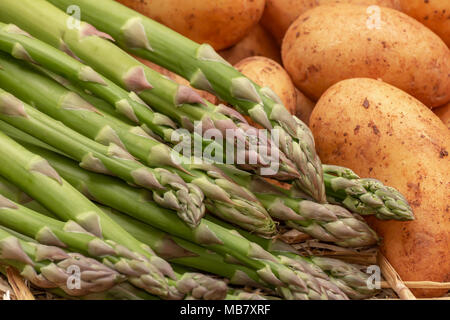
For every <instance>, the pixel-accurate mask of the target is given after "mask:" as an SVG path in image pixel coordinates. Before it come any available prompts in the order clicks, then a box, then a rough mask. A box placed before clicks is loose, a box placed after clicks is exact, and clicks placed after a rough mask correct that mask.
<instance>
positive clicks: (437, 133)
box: [310, 79, 450, 297]
mask: <svg viewBox="0 0 450 320" xmlns="http://www.w3.org/2000/svg"><path fill="white" fill-rule="evenodd" d="M310 127H311V129H312V132H313V134H314V137H315V140H316V146H317V150H318V153H319V156H320V157H321V160H322V162H323V163H330V164H337V165H343V166H346V167H349V168H351V169H353V170H354V171H355V172H356V173H357V174H359V175H360V176H362V177H372V178H376V179H379V180H380V181H382V182H383V183H385V184H386V185H389V186H392V187H395V188H397V189H398V190H399V191H400V192H402V193H403V195H405V197H406V198H407V200H408V201H409V203H410V205H411V207H412V208H413V211H414V215H415V220H414V221H408V222H399V221H380V220H377V219H373V218H370V219H368V220H369V223H370V224H371V225H372V226H373V227H374V229H375V230H376V231H377V232H378V233H379V235H380V236H381V237H383V243H382V245H381V250H382V252H383V253H384V254H385V256H386V257H387V258H388V260H389V261H390V263H391V264H392V265H393V266H394V268H395V269H396V270H397V272H398V273H399V274H400V276H401V277H402V279H403V280H410V281H422V280H430V281H438V282H445V281H450V232H449V230H450V203H449V199H450V180H449V177H448V174H449V172H450V156H449V152H450V132H449V130H447V128H446V127H445V126H444V125H443V124H442V122H441V121H440V120H439V118H438V117H436V116H435V115H434V113H433V112H432V111H431V110H429V109H428V108H427V107H426V106H424V105H423V104H422V103H420V102H419V101H418V100H416V99H414V98H413V97H411V96H410V95H408V94H407V93H405V92H403V91H401V90H399V89H397V88H395V87H393V86H391V85H388V84H386V83H384V82H381V81H377V80H372V79H350V80H344V81H341V82H339V83H337V84H335V85H334V86H332V87H331V88H329V89H328V90H327V91H326V92H325V93H324V94H323V96H322V97H321V98H320V100H319V101H318V102H317V104H316V106H315V108H314V111H313V113H312V115H311V119H310ZM446 291H447V290H413V292H414V293H415V294H416V295H417V296H419V297H431V296H440V295H442V294H445V292H446Z"/></svg>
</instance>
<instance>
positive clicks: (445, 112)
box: [433, 103, 450, 130]
mask: <svg viewBox="0 0 450 320" xmlns="http://www.w3.org/2000/svg"><path fill="white" fill-rule="evenodd" d="M433 112H434V113H435V114H436V115H437V116H438V117H439V119H441V121H442V122H443V123H444V124H445V125H446V126H447V128H448V129H449V130H450V103H447V104H446V105H445V106H443V107H439V108H435V109H433Z"/></svg>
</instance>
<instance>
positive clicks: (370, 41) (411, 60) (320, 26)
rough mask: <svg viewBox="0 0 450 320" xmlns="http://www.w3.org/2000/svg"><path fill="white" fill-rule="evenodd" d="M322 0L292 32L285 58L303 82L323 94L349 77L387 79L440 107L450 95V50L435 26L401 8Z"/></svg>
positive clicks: (297, 82)
mask: <svg viewBox="0 0 450 320" xmlns="http://www.w3.org/2000/svg"><path fill="white" fill-rule="evenodd" d="M366 9H367V7H366V6H360V5H348V4H337V5H333V6H318V7H316V8H314V9H311V10H309V11H307V12H306V13H305V14H303V15H302V16H300V17H299V18H298V19H297V20H296V21H295V22H294V23H293V24H292V25H291V26H290V27H289V30H288V31H287V33H286V36H285V38H284V40H283V45H282V59H283V64H284V66H285V68H286V70H287V71H288V72H289V74H290V76H291V78H292V80H293V81H294V83H295V85H296V87H297V88H299V89H300V90H301V91H302V92H303V93H305V94H306V95H307V96H309V97H310V98H312V99H314V100H317V99H318V98H319V97H320V96H321V94H322V93H323V92H325V90H326V89H327V88H329V87H330V86H331V85H333V84H335V83H337V82H339V81H341V80H344V79H349V78H355V77H366V78H373V79H382V80H383V81H385V82H387V83H390V84H392V85H394V86H396V87H397V88H400V89H402V90H403V91H406V92H407V93H409V94H410V95H412V96H414V97H416V98H417V99H419V100H420V101H422V102H423V103H424V104H425V105H427V106H428V107H436V106H440V105H443V104H445V103H447V102H448V101H450V50H449V49H448V48H447V46H446V45H445V43H444V42H443V41H442V40H441V39H440V38H439V37H438V36H437V35H435V34H434V33H433V32H432V31H431V30H429V29H428V28H426V27H425V26H423V25H422V24H421V23H419V22H417V21H416V20H415V19H413V18H411V17H409V16H407V15H405V14H404V13H401V12H399V11H397V10H393V9H389V8H385V7H380V12H379V14H380V16H379V18H380V20H379V25H378V27H379V29H377V28H376V27H377V23H376V22H375V21H376V17H375V21H373V20H372V18H373V17H372V15H373V14H370V15H369V14H368V13H367V12H366Z"/></svg>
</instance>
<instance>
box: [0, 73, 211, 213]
mask: <svg viewBox="0 0 450 320" xmlns="http://www.w3.org/2000/svg"><path fill="white" fill-rule="evenodd" d="M0 72H4V70H2V69H0ZM69 98H70V96H69ZM68 102H71V101H70V100H69V101H68ZM62 103H63V107H64V108H67V109H70V108H71V106H72V105H73V104H72V103H67V104H64V101H63V102H62ZM84 107H85V108H88V109H89V108H90V105H87V106H86V105H84ZM0 119H2V120H3V121H5V122H8V123H9V124H11V125H12V126H15V127H17V128H20V129H21V130H23V131H25V132H28V133H29V134H30V135H32V136H34V137H36V138H38V139H40V140H42V141H45V142H46V143H48V144H50V145H52V146H53V147H54V148H56V149H60V150H61V151H63V152H64V153H65V154H67V155H70V156H71V157H72V158H74V159H76V160H77V161H79V162H80V166H81V167H83V168H85V169H87V170H91V171H95V172H100V173H103V174H109V175H115V176H118V177H120V178H122V179H124V180H125V181H127V182H129V183H132V184H134V185H138V186H141V187H144V188H147V189H150V190H153V196H154V198H155V200H156V201H158V203H160V204H161V205H163V206H167V207H169V208H171V209H174V210H175V211H177V213H178V215H179V216H180V217H181V218H182V219H183V220H185V221H188V222H191V221H192V220H194V221H196V220H198V217H199V216H200V217H201V216H202V215H203V214H204V206H203V193H202V192H201V190H200V189H199V188H198V187H197V186H195V185H192V184H186V183H185V182H184V181H183V180H182V179H181V178H180V177H179V176H178V175H176V174H174V173H171V172H170V171H168V170H166V169H164V168H157V169H151V168H148V167H146V166H144V165H142V164H141V163H139V162H138V161H136V160H135V158H134V157H133V156H132V155H130V154H129V153H128V152H127V151H125V150H124V149H122V148H121V147H120V146H118V145H117V144H115V143H113V142H111V143H109V145H108V146H105V145H102V144H100V143H98V142H95V141H93V140H91V139H89V138H87V137H85V136H83V135H81V134H79V133H78V132H76V131H74V130H72V129H70V128H68V127H66V126H65V125H63V124H62V123H60V122H58V121H56V120H54V119H53V118H51V117H49V116H47V115H45V114H43V113H41V112H40V111H38V110H36V109H34V108H32V107H30V106H29V105H27V104H24V103H23V102H22V101H20V100H19V99H17V98H16V97H14V96H13V95H11V94H10V93H8V92H6V91H4V90H2V89H0Z"/></svg>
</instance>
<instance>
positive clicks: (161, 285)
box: [0, 133, 182, 298]
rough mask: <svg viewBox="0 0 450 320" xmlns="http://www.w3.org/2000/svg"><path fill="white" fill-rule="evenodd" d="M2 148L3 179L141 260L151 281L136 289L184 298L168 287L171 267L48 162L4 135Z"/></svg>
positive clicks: (1, 172)
mask: <svg viewBox="0 0 450 320" xmlns="http://www.w3.org/2000/svg"><path fill="white" fill-rule="evenodd" d="M0 144H1V145H2V152H1V153H0V164H1V165H0V175H2V176H3V177H4V178H6V179H7V180H8V181H10V182H11V183H14V184H15V185H16V186H18V187H20V188H21V189H22V190H24V191H25V192H26V193H27V194H29V195H30V196H31V197H33V198H34V199H36V200H38V201H39V202H40V203H41V204H42V205H43V206H44V207H45V208H47V209H48V210H50V211H51V212H52V213H53V214H55V215H56V216H58V217H59V218H60V219H61V220H63V221H66V222H67V221H69V220H73V221H75V222H76V223H78V224H79V225H81V226H82V227H83V229H84V230H86V231H88V232H90V233H92V234H93V235H95V236H97V237H99V238H103V237H104V238H105V239H106V240H111V241H114V242H116V243H118V244H120V245H122V246H123V248H126V249H127V250H126V251H125V252H128V253H127V254H128V255H130V256H133V257H134V258H136V259H139V260H141V261H142V263H143V264H145V266H146V268H147V269H148V277H146V283H145V284H144V283H142V284H139V283H137V284H136V285H141V286H143V287H144V286H145V287H147V288H150V289H151V293H154V294H156V295H158V296H161V297H164V298H180V296H182V295H181V294H180V293H179V292H178V291H177V290H176V289H175V288H173V287H172V286H169V285H168V283H167V279H166V276H167V277H169V278H170V277H174V273H173V270H172V268H171V267H170V265H169V264H168V263H167V262H166V261H164V260H163V259H161V258H159V257H158V256H156V255H155V254H154V252H153V251H152V250H151V249H150V248H149V247H148V246H146V245H144V244H143V243H141V242H139V241H138V240H136V239H135V238H134V237H133V236H131V235H130V234H129V233H127V232H126V231H125V230H123V229H122V228H121V227H120V226H119V225H118V224H117V223H115V222H114V221H113V220H112V219H110V218H109V217H108V216H107V215H105V214H104V213H103V212H102V211H101V210H100V209H98V208H97V207H96V206H95V205H94V204H92V203H91V202H90V201H89V200H88V199H86V198H85V197H84V196H83V195H82V194H80V193H79V192H78V191H77V190H75V189H74V188H73V187H72V186H70V184H69V183H67V182H66V181H65V180H64V179H63V178H61V177H60V175H59V174H58V173H57V172H56V171H55V170H54V169H53V168H52V167H51V166H50V165H49V164H48V162H47V161H46V160H44V159H43V158H42V157H40V156H38V155H35V154H33V153H31V152H29V151H28V150H26V149H24V148H23V147H22V146H20V145H19V144H17V143H16V142H15V141H14V140H12V139H10V138H8V137H7V136H5V135H4V134H3V133H0ZM180 222H181V221H180Z"/></svg>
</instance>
